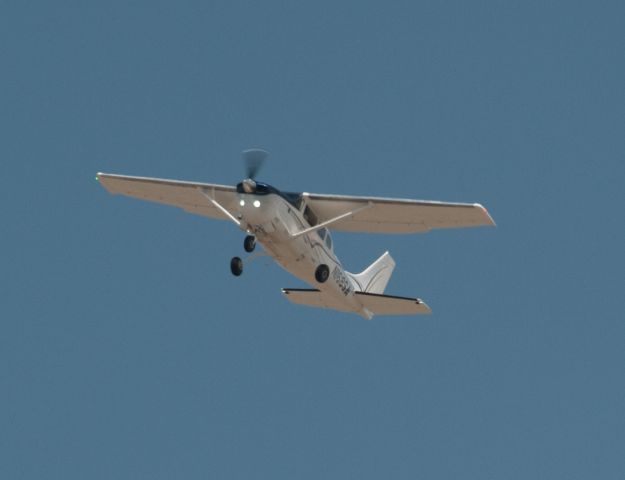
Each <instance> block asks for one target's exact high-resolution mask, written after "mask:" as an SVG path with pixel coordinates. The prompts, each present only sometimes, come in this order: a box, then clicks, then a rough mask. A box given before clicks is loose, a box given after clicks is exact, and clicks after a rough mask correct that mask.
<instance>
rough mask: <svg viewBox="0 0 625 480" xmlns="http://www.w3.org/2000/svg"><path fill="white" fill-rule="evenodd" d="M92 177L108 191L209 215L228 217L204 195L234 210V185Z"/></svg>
mask: <svg viewBox="0 0 625 480" xmlns="http://www.w3.org/2000/svg"><path fill="white" fill-rule="evenodd" d="M96 178H97V179H98V181H99V182H100V183H101V184H102V186H103V187H104V188H106V190H108V191H109V193H112V194H115V195H117V194H119V195H127V196H129V197H135V198H140V199H142V200H148V201H150V202H157V203H164V204H166V205H172V206H174V207H179V208H182V209H183V210H185V211H187V212H189V213H195V214H197V215H203V216H205V217H209V218H216V219H221V220H228V217H227V216H226V215H225V214H224V213H223V212H222V211H221V210H219V209H218V208H217V207H215V206H214V205H213V203H212V202H211V201H210V200H209V199H208V198H207V195H208V196H210V197H211V198H213V199H214V200H216V201H217V202H219V204H220V205H222V206H223V207H224V208H226V210H228V211H230V212H232V211H236V201H237V197H236V188H235V187H230V186H226V185H215V184H212V183H196V182H183V181H180V180H166V179H162V178H146V177H130V176H126V175H113V174H110V173H98V174H97V177H96Z"/></svg>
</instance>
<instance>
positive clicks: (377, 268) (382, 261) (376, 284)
mask: <svg viewBox="0 0 625 480" xmlns="http://www.w3.org/2000/svg"><path fill="white" fill-rule="evenodd" d="M394 268H395V260H393V257H391V254H390V253H388V252H384V254H383V255H382V256H381V257H380V258H378V259H377V260H376V261H375V262H373V263H372V264H371V265H369V266H368V267H367V268H366V269H365V270H364V271H362V272H361V273H349V272H346V273H347V274H348V275H349V277H350V278H351V280H352V283H353V284H354V287H355V290H356V291H357V292H366V293H377V294H382V293H384V289H385V288H386V285H387V284H388V281H389V280H390V278H391V275H392V274H393V269H394Z"/></svg>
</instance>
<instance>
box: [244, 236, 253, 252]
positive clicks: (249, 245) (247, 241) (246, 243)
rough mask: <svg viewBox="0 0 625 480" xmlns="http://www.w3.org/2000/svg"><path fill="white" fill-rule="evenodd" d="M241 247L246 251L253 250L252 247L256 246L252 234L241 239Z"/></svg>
mask: <svg viewBox="0 0 625 480" xmlns="http://www.w3.org/2000/svg"><path fill="white" fill-rule="evenodd" d="M243 248H244V249H245V251H246V252H253V251H254V248H256V237H254V236H253V235H248V236H246V237H245V240H243Z"/></svg>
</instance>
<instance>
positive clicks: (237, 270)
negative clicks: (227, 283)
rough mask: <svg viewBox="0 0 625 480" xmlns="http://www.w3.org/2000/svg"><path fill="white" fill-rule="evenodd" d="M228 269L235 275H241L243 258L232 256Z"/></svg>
mask: <svg viewBox="0 0 625 480" xmlns="http://www.w3.org/2000/svg"><path fill="white" fill-rule="evenodd" d="M230 271H231V272H232V275H234V276H235V277H238V276H239V275H241V274H242V273H243V260H241V259H240V258H239V257H234V258H233V259H232V260H230Z"/></svg>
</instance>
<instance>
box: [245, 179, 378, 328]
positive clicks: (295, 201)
mask: <svg viewBox="0 0 625 480" xmlns="http://www.w3.org/2000/svg"><path fill="white" fill-rule="evenodd" d="M246 187H247V188H246ZM237 196H238V207H239V210H238V212H237V215H236V217H237V218H238V220H239V221H240V228H241V229H242V230H244V231H245V232H247V233H248V234H249V235H253V236H254V237H255V238H256V240H257V241H258V243H260V244H261V245H262V247H263V248H264V250H265V251H266V252H267V253H268V254H269V255H271V256H272V257H273V258H274V260H275V261H276V262H277V263H278V264H279V265H280V266H281V267H282V268H284V269H285V270H287V271H288V272H289V273H291V274H292V275H294V276H296V277H298V278H299V279H301V280H303V281H304V282H306V283H307V284H309V285H310V286H312V287H314V288H315V289H318V290H319V291H322V292H324V294H325V295H327V296H329V297H331V298H333V299H334V300H333V301H334V302H339V303H341V304H344V306H345V307H346V308H348V309H349V310H350V311H355V312H358V313H362V314H363V315H365V316H367V317H369V315H368V314H367V313H366V312H365V311H364V310H363V307H362V305H361V304H360V302H358V300H357V298H356V296H355V295H354V292H355V290H356V288H355V285H354V282H353V281H352V280H351V279H350V276H349V275H348V274H347V272H345V270H344V269H343V267H342V265H341V263H340V261H339V260H338V258H337V257H336V255H335V254H334V251H333V248H332V247H333V246H332V239H331V237H330V233H329V231H328V230H327V229H326V228H319V229H314V228H313V227H315V220H314V219H315V217H314V212H311V211H310V209H308V206H307V205H306V203H305V201H304V199H303V198H302V196H301V195H298V194H291V193H288V194H284V193H282V192H280V191H279V190H277V189H276V188H274V187H271V186H270V185H267V184H263V183H259V182H254V183H253V185H251V184H250V185H247V186H246V184H245V182H242V183H240V184H239V185H237ZM308 230H309V231H308ZM304 231H308V232H307V233H304V234H302V232H304ZM320 271H321V272H322V273H320ZM323 272H327V273H326V274H325V275H323Z"/></svg>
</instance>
